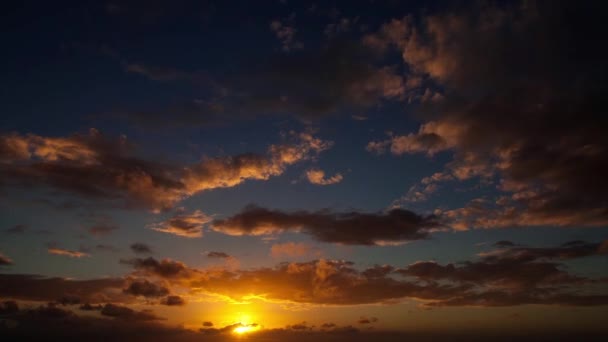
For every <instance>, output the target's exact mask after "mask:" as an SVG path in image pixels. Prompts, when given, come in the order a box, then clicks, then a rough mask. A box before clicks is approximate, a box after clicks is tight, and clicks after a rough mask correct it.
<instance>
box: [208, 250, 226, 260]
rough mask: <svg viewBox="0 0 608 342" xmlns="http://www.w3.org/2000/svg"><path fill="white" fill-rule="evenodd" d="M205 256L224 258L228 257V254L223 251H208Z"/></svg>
mask: <svg viewBox="0 0 608 342" xmlns="http://www.w3.org/2000/svg"><path fill="white" fill-rule="evenodd" d="M207 258H220V259H224V258H230V255H229V254H226V253H224V252H213V251H212V252H209V253H207Z"/></svg>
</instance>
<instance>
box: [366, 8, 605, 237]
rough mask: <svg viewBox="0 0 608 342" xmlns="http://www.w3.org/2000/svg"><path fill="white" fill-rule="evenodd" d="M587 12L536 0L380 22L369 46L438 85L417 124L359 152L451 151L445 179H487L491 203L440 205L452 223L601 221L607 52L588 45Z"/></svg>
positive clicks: (593, 32)
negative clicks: (493, 194)
mask: <svg viewBox="0 0 608 342" xmlns="http://www.w3.org/2000/svg"><path fill="white" fill-rule="evenodd" d="M588 14H589V8H588V7H586V6H578V5H575V4H566V3H563V4H560V5H559V6H557V7H551V8H550V9H549V8H548V4H543V3H535V4H534V5H531V6H520V7H519V6H503V7H494V6H486V7H480V8H479V9H478V10H476V11H456V12H455V13H446V14H436V15H430V16H426V17H425V18H424V20H422V21H421V22H418V21H415V20H412V18H411V17H405V18H403V19H402V20H393V21H391V22H389V23H387V24H386V25H384V26H383V27H382V28H381V29H380V30H379V31H378V32H377V33H375V34H372V35H370V36H368V37H367V40H366V41H367V43H368V44H372V45H375V46H376V47H378V48H382V49H395V50H397V51H399V52H401V53H402V57H403V63H404V65H406V66H407V67H408V68H409V69H410V70H411V73H413V74H414V75H415V76H416V77H420V78H422V79H424V80H425V82H430V83H433V84H435V85H437V86H439V87H441V88H443V89H444V90H445V93H444V94H443V95H442V99H441V101H439V102H437V103H432V104H430V103H429V104H426V105H425V106H422V107H423V108H421V110H420V113H419V114H420V117H421V118H422V120H423V123H422V124H421V126H420V129H419V130H418V132H415V133H408V134H404V135H393V136H391V137H390V138H389V139H388V140H384V141H375V142H371V143H370V144H369V145H368V150H374V151H378V150H384V149H390V151H391V152H392V153H393V154H396V155H401V154H411V153H422V154H426V155H428V156H433V155H435V154H438V153H450V154H452V156H453V160H452V161H451V162H450V163H448V164H447V165H446V170H445V174H446V175H449V177H450V178H453V179H455V180H459V181H464V180H469V179H480V180H481V182H483V183H490V184H491V183H494V184H496V186H497V187H498V189H499V190H500V191H502V192H503V193H504V195H505V196H504V199H503V200H501V201H500V202H499V203H495V204H494V205H492V206H481V205H477V206H476V207H470V206H469V207H464V208H461V209H456V210H454V211H452V212H448V216H449V217H451V218H453V219H454V220H455V221H456V222H455V223H454V224H455V225H456V226H457V229H467V228H492V227H513V226H547V225H550V226H576V227H580V226H605V225H606V224H608V212H607V211H606V210H605V208H606V207H607V203H606V197H605V196H604V193H606V190H608V189H606V188H605V187H604V186H602V185H599V184H605V182H603V177H604V174H606V173H607V172H608V163H607V162H606V158H605V156H606V153H605V151H606V149H607V148H608V142H607V141H606V139H605V134H603V131H604V130H605V129H604V128H605V127H606V120H604V116H603V114H602V113H604V112H605V111H606V103H605V101H603V99H602V96H601V95H600V94H602V93H603V92H604V91H605V84H604V83H602V82H601V81H600V79H601V77H602V76H598V74H597V70H598V68H599V70H602V71H601V72H600V74H601V75H603V74H604V73H605V69H603V68H601V67H600V65H601V64H602V63H603V62H602V61H603V60H604V59H605V57H606V52H605V51H603V50H601V49H599V48H597V47H595V46H589V44H588V41H589V39H592V37H597V35H598V32H597V30H596V29H595V27H594V26H593V24H591V23H590V21H589V20H588V19H583V18H587V16H588ZM564 20H567V21H569V22H572V21H576V22H577V24H576V25H573V26H568V27H564V26H563V25H560V24H559V23H560V22H563V21H564ZM581 37H584V38H585V39H582V38H581ZM455 42H456V43H455ZM539 42H545V43H546V44H543V45H542V47H538V44H539ZM531 46H536V47H537V48H530V47H531ZM505 51H508V53H505ZM431 113H437V115H433V114H431ZM429 114H430V115H429ZM573 165H576V167H574V166H573Z"/></svg>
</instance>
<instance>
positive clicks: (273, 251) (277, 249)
mask: <svg viewBox="0 0 608 342" xmlns="http://www.w3.org/2000/svg"><path fill="white" fill-rule="evenodd" d="M314 253H318V251H316V250H315V249H314V248H313V247H312V246H310V245H308V244H306V243H304V242H285V243H277V244H274V245H272V247H271V248H270V255H271V256H272V257H273V258H281V257H302V256H305V255H309V254H314Z"/></svg>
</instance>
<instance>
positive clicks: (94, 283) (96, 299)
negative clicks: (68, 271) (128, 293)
mask: <svg viewBox="0 0 608 342" xmlns="http://www.w3.org/2000/svg"><path fill="white" fill-rule="evenodd" d="M124 283H125V281H124V280H123V279H120V278H101V279H92V280H74V279H66V278H56V277H55V278H48V277H43V276H39V275H28V274H0V296H1V297H3V298H13V299H16V300H25V301H43V302H54V301H61V299H62V298H66V297H78V298H79V300H80V302H82V303H101V302H111V301H121V300H123V298H124V297H125V296H124V295H123V294H122V289H123V288H124Z"/></svg>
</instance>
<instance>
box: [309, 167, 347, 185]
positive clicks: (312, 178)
mask: <svg viewBox="0 0 608 342" xmlns="http://www.w3.org/2000/svg"><path fill="white" fill-rule="evenodd" d="M306 178H307V179H308V181H309V182H310V183H311V184H316V185H331V184H336V183H340V182H341V181H342V178H343V177H342V175H341V174H339V173H336V174H335V175H333V176H331V177H329V178H326V177H325V172H324V171H323V170H320V169H310V170H308V171H306Z"/></svg>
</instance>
